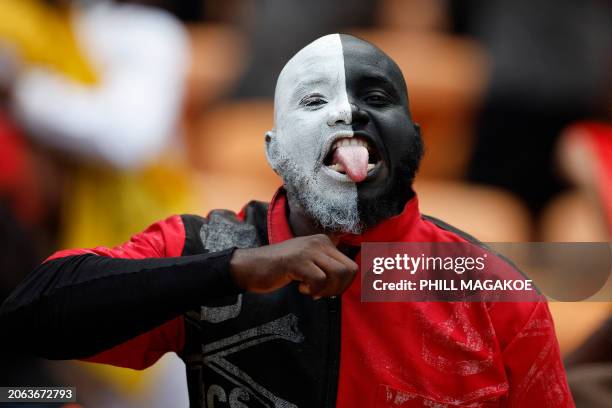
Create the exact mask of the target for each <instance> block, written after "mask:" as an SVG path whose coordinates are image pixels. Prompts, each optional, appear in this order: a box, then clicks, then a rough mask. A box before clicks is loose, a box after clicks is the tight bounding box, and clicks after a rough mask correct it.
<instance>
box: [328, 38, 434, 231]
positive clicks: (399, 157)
mask: <svg viewBox="0 0 612 408" xmlns="http://www.w3.org/2000/svg"><path fill="white" fill-rule="evenodd" d="M340 38H341V42H342V52H343V56H344V68H345V78H346V92H347V94H348V99H349V102H350V104H351V107H352V129H353V131H354V134H355V136H357V137H359V136H361V137H363V138H365V139H366V140H367V141H368V142H369V143H370V144H374V145H375V149H376V150H377V151H378V153H377V154H379V155H380V159H381V160H382V165H381V166H379V168H377V169H376V171H375V172H373V173H372V174H369V175H368V177H367V178H366V179H365V180H364V181H362V182H360V183H357V194H358V208H359V215H360V218H361V221H362V223H363V224H364V225H365V226H367V227H371V226H373V225H375V224H377V223H378V222H380V221H382V220H384V219H386V218H389V217H392V216H394V215H397V214H399V213H400V212H401V211H402V209H403V208H404V205H405V204H406V202H407V201H408V200H409V199H410V198H411V197H412V195H413V194H414V193H413V191H412V183H413V181H414V177H415V175H416V172H417V170H418V167H419V163H420V161H421V158H422V156H423V142H422V138H421V135H420V131H419V128H418V125H416V124H415V123H413V122H412V119H411V117H410V111H409V104H408V95H407V88H406V83H405V81H404V77H403V75H402V73H401V71H400V69H399V67H398V66H397V64H396V63H395V62H394V61H393V60H391V58H389V57H388V56H387V55H386V54H385V53H383V52H382V51H381V50H379V49H378V48H376V47H375V46H373V45H372V44H370V43H368V42H365V41H363V40H360V39H358V38H356V37H353V36H350V35H346V34H341V35H340Z"/></svg>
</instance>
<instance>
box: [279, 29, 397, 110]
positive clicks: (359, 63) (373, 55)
mask: <svg viewBox="0 0 612 408" xmlns="http://www.w3.org/2000/svg"><path fill="white" fill-rule="evenodd" d="M363 78H370V79H372V78H373V79H380V80H381V81H385V82H388V84H389V85H390V86H392V87H394V88H395V89H396V91H397V93H398V94H399V95H405V94H406V85H405V82H404V78H403V75H402V73H401V71H400V69H399V68H398V67H397V65H396V64H395V62H394V61H393V60H391V59H390V58H389V57H388V56H387V55H386V54H385V53H384V52H382V51H381V50H379V49H378V48H376V47H375V46H373V45H372V44H370V43H368V42H366V41H363V40H360V39H358V38H356V37H353V36H350V35H345V34H330V35H327V36H324V37H321V38H319V39H318V40H316V41H314V42H312V43H310V44H309V45H307V46H306V47H304V48H302V49H301V50H300V51H299V52H298V53H297V54H296V55H295V56H294V57H293V58H291V60H289V62H288V63H287V64H286V65H285V67H284V68H283V70H282V71H281V74H280V75H279V78H278V82H277V86H276V92H275V95H276V97H275V102H276V103H277V104H281V103H283V102H286V100H285V97H288V96H290V95H291V94H293V93H295V92H298V91H300V90H304V89H305V88H309V87H312V86H317V85H319V84H332V85H333V84H334V83H336V82H338V81H342V82H345V84H343V87H344V86H346V88H349V89H351V88H353V87H356V86H358V85H359V84H360V83H361V82H360V81H361V80H362V79H363ZM277 108H278V106H277Z"/></svg>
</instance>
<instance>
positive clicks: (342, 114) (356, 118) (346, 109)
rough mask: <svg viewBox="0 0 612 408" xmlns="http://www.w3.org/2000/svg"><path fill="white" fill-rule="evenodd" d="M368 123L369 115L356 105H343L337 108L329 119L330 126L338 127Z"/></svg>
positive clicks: (351, 103)
mask: <svg viewBox="0 0 612 408" xmlns="http://www.w3.org/2000/svg"><path fill="white" fill-rule="evenodd" d="M367 121H368V114H367V113H366V112H364V111H363V110H361V109H360V108H359V105H357V104H356V103H353V102H350V103H348V104H347V103H343V104H341V105H339V106H336V108H335V109H333V110H332V111H331V112H330V114H329V117H328V120H327V124H328V125H329V126H337V125H352V124H354V123H363V122H367Z"/></svg>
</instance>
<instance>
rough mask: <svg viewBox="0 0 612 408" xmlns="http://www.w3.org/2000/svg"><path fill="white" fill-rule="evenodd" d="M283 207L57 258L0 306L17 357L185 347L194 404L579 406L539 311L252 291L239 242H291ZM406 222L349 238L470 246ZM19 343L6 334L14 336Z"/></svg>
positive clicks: (424, 224)
mask: <svg viewBox="0 0 612 408" xmlns="http://www.w3.org/2000/svg"><path fill="white" fill-rule="evenodd" d="M291 237H292V232H291V229H290V227H289V224H288V220H287V208H286V197H285V193H284V191H283V190H282V189H281V190H280V191H279V193H277V195H276V196H275V197H274V199H273V200H272V202H271V203H270V205H268V204H265V203H260V202H251V203H249V204H248V205H247V206H245V207H244V209H243V210H242V211H241V212H240V213H239V214H234V213H232V212H230V211H213V212H211V213H210V214H209V215H208V217H206V218H204V217H200V216H195V215H182V216H173V217H170V218H168V219H166V220H164V221H161V222H158V223H155V224H153V225H152V226H151V227H149V228H148V229H147V230H145V231H144V232H142V233H140V234H137V235H135V236H134V237H132V239H131V240H130V241H128V242H126V243H125V244H123V245H120V246H118V247H115V248H104V247H98V248H94V249H78V250H67V251H60V252H58V253H56V254H54V255H53V256H52V257H50V258H49V259H48V260H47V261H45V263H43V264H42V265H41V266H40V267H39V268H38V269H36V270H35V271H33V272H32V274H31V275H29V277H28V278H27V279H26V280H25V281H24V282H23V283H22V284H21V285H20V286H19V287H18V288H17V289H16V290H15V292H14V293H13V294H12V295H11V296H10V297H9V298H8V299H7V300H6V302H5V303H4V304H3V305H2V309H1V310H0V331H1V332H2V333H3V335H5V336H4V337H5V340H7V341H9V342H10V343H11V344H12V346H13V347H17V346H18V347H21V348H25V349H27V350H30V351H31V352H35V353H36V354H38V355H41V356H44V357H47V358H53V359H75V358H77V359H85V360H88V361H95V362H100V363H106V364H113V365H117V366H122V367H130V368H135V369H144V368H146V367H148V366H150V365H151V364H153V363H154V362H155V361H157V359H159V358H160V357H161V356H162V355H163V354H165V353H167V352H171V351H174V352H176V353H177V354H178V355H179V356H180V357H181V358H182V359H183V360H184V361H185V364H186V367H187V382H188V389H189V398H190V403H191V406H193V407H209V408H212V407H215V408H219V407H333V406H338V407H421V406H445V407H446V406H448V407H456V406H465V407H493V406H504V407H551V408H552V407H555V408H559V407H571V406H573V402H572V399H571V396H570V393H569V390H568V387H567V383H566V379H565V373H564V370H563V367H562V364H561V360H560V356H559V348H558V344H557V340H556V337H555V333H554V327H553V322H552V318H551V316H550V313H549V311H548V307H547V305H546V303H493V304H491V303H461V302H446V303H444V302H422V303H362V302H361V300H360V290H361V288H360V283H359V282H360V278H359V277H357V278H356V279H355V281H354V283H353V284H352V285H351V287H350V288H349V289H348V290H347V291H346V292H345V293H344V294H343V295H342V296H341V297H337V298H325V299H320V300H317V301H315V300H313V299H312V298H310V297H308V296H303V295H301V294H300V293H299V292H298V290H297V286H296V285H295V284H290V285H288V286H286V287H284V288H282V289H280V290H278V291H275V292H273V293H270V294H263V295H262V294H253V293H243V291H241V290H240V289H239V288H238V287H236V285H235V284H234V283H233V281H232V279H231V277H230V274H229V260H230V258H231V255H232V252H233V250H234V248H237V247H238V248H244V247H256V246H261V245H268V244H272V243H277V242H281V241H283V240H287V239H290V238H291ZM470 239H471V238H470V237H469V236H467V235H464V234H462V233H460V232H458V231H456V230H454V229H453V228H452V227H450V226H448V225H446V224H444V223H442V222H440V221H438V220H435V219H433V218H429V217H425V216H422V215H421V214H420V212H419V210H418V202H417V199H416V197H415V198H413V199H412V200H411V201H409V202H408V203H407V204H406V207H405V209H404V211H403V212H402V214H400V215H398V216H396V217H393V218H390V219H388V220H386V221H384V222H382V223H381V224H379V225H377V226H376V227H374V228H372V229H370V230H368V231H366V232H365V233H364V234H363V235H359V236H355V235H347V236H345V237H343V238H342V240H341V242H342V244H341V245H342V249H343V251H344V252H345V253H347V254H349V255H350V256H352V257H353V259H355V260H356V261H357V263H359V260H360V253H359V245H360V244H361V242H376V241H384V242H391V241H395V242H465V241H466V240H470ZM6 333H10V336H6Z"/></svg>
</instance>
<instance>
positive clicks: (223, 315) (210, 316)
mask: <svg viewBox="0 0 612 408" xmlns="http://www.w3.org/2000/svg"><path fill="white" fill-rule="evenodd" d="M200 239H201V240H202V245H203V246H204V249H205V250H206V251H207V252H218V251H222V250H224V249H228V248H231V247H237V248H254V247H258V246H259V245H260V243H259V239H258V238H257V231H256V230H255V226H253V225H251V224H247V223H244V222H241V221H240V220H238V218H236V215H235V214H234V213H233V212H231V211H225V210H216V211H213V212H211V213H210V215H209V217H208V223H206V224H203V225H202V228H201V229H200ZM241 308H242V295H241V294H240V295H238V296H237V299H236V302H235V303H233V304H230V305H224V306H216V307H212V306H202V307H201V308H200V320H201V321H205V322H209V323H221V322H224V321H226V320H229V319H233V318H235V317H237V316H238V315H239V314H240V310H241Z"/></svg>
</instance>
